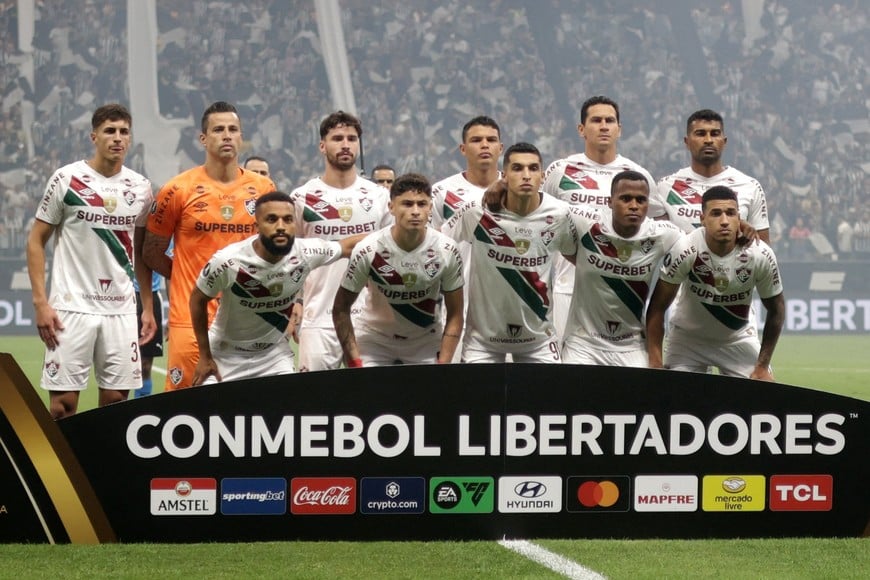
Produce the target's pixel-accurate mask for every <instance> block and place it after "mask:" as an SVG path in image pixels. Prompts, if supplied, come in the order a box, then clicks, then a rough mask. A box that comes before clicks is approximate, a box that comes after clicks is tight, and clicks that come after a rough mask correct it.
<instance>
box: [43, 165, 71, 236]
mask: <svg viewBox="0 0 870 580" xmlns="http://www.w3.org/2000/svg"><path fill="white" fill-rule="evenodd" d="M62 171H63V170H61V169H58V170H57V171H55V172H54V175H52V176H51V179H50V180H49V181H48V183H47V184H46V186H45V192H44V193H43V194H42V201H41V202H40V203H39V207H38V208H37V209H36V219H38V220H40V221H43V222H45V223H49V224H52V225H58V224H59V223H60V222H61V220H62V219H63V196H64V190H65V189H66V183H67V178H66V176H65V175H64V174H63V172H62Z"/></svg>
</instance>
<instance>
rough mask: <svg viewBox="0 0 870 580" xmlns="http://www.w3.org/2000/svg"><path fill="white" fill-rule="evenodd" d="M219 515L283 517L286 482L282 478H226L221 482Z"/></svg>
mask: <svg viewBox="0 0 870 580" xmlns="http://www.w3.org/2000/svg"><path fill="white" fill-rule="evenodd" d="M221 513H222V514H223V515H225V516H229V515H234V516H241V515H276V516H277V515H284V514H285V513H287V481H286V480H285V479H284V478H283V477H263V478H260V477H227V478H224V479H222V480H221Z"/></svg>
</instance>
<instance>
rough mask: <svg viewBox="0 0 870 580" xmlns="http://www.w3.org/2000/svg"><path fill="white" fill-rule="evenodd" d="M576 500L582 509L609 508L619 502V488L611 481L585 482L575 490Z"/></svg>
mask: <svg viewBox="0 0 870 580" xmlns="http://www.w3.org/2000/svg"><path fill="white" fill-rule="evenodd" d="M577 500H578V501H579V502H580V505H582V506H584V507H588V508H591V507H605V508H607V507H611V506H612V505H613V504H615V503H616V502H617V501H618V500H619V487H617V485H616V484H615V483H613V482H612V481H608V480H604V481H587V482H585V483H583V484H582V485H581V486H580V487H578V488H577Z"/></svg>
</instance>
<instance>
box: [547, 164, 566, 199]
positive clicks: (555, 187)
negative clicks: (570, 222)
mask: <svg viewBox="0 0 870 580" xmlns="http://www.w3.org/2000/svg"><path fill="white" fill-rule="evenodd" d="M566 163H567V162H566V161H565V160H564V159H559V160H556V161H553V162H552V163H550V165H549V166H547V169H546V170H545V171H544V182H543V183H542V184H541V191H543V192H544V193H548V194H550V195H552V196H553V197H555V198H559V199H561V195H560V194H561V193H562V188H561V186H560V185H561V183H562V174H563V173H564V169H565V164H566Z"/></svg>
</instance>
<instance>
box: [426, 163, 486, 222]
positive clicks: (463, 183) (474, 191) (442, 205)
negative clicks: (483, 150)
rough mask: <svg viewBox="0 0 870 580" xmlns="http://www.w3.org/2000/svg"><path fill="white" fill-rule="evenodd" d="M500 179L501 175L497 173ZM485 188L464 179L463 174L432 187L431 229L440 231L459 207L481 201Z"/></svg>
mask: <svg viewBox="0 0 870 580" xmlns="http://www.w3.org/2000/svg"><path fill="white" fill-rule="evenodd" d="M499 177H501V173H499ZM485 191H486V187H478V186H477V185H474V184H473V183H471V182H470V181H468V180H467V179H466V178H465V172H464V171H463V172H461V173H457V174H455V175H451V176H450V177H448V178H446V179H442V180H441V181H439V182H438V183H436V184H435V185H433V186H432V227H433V228H435V229H436V230H440V229H441V227H442V226H443V225H444V223H445V222H446V221H447V220H449V219H450V218H451V217H453V214H454V213H456V210H458V209H459V208H460V207H462V206H463V205H465V204H466V203H468V202H469V201H477V202H479V201H480V200H481V199H483V193H484V192H485Z"/></svg>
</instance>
